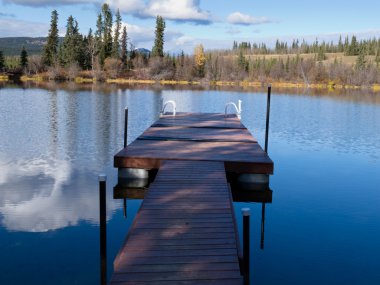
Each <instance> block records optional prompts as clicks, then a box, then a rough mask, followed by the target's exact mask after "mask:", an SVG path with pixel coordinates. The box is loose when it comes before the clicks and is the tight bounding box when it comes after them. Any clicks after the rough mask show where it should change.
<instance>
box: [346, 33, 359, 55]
mask: <svg viewBox="0 0 380 285" xmlns="http://www.w3.org/2000/svg"><path fill="white" fill-rule="evenodd" d="M348 55H359V45H358V41H357V40H356V37H355V36H352V38H351V44H350V47H349V53H348Z"/></svg>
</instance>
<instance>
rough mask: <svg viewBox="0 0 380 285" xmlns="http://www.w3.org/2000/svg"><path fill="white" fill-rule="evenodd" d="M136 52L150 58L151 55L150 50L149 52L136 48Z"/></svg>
mask: <svg viewBox="0 0 380 285" xmlns="http://www.w3.org/2000/svg"><path fill="white" fill-rule="evenodd" d="M135 52H138V53H141V54H143V55H145V56H149V55H150V50H148V49H146V48H136V49H135Z"/></svg>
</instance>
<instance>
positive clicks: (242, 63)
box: [238, 49, 249, 72]
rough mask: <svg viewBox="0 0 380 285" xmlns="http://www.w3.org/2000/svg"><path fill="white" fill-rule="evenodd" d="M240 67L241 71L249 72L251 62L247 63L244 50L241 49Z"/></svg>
mask: <svg viewBox="0 0 380 285" xmlns="http://www.w3.org/2000/svg"><path fill="white" fill-rule="evenodd" d="M238 66H239V68H240V69H241V70H244V71H246V72H248V67H249V62H248V61H247V59H246V58H245V56H244V55H243V50H242V49H240V52H239V57H238Z"/></svg>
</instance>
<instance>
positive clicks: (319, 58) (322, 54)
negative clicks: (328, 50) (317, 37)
mask: <svg viewBox="0 0 380 285" xmlns="http://www.w3.org/2000/svg"><path fill="white" fill-rule="evenodd" d="M325 59H326V54H325V47H324V45H321V46H320V47H319V48H318V55H317V61H323V60H325Z"/></svg>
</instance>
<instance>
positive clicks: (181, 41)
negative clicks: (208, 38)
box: [175, 36, 194, 46]
mask: <svg viewBox="0 0 380 285" xmlns="http://www.w3.org/2000/svg"><path fill="white" fill-rule="evenodd" d="M193 42H194V38H193V37H189V36H182V37H179V38H177V39H176V40H175V44H176V45H177V46H184V45H188V44H192V43H193Z"/></svg>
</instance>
